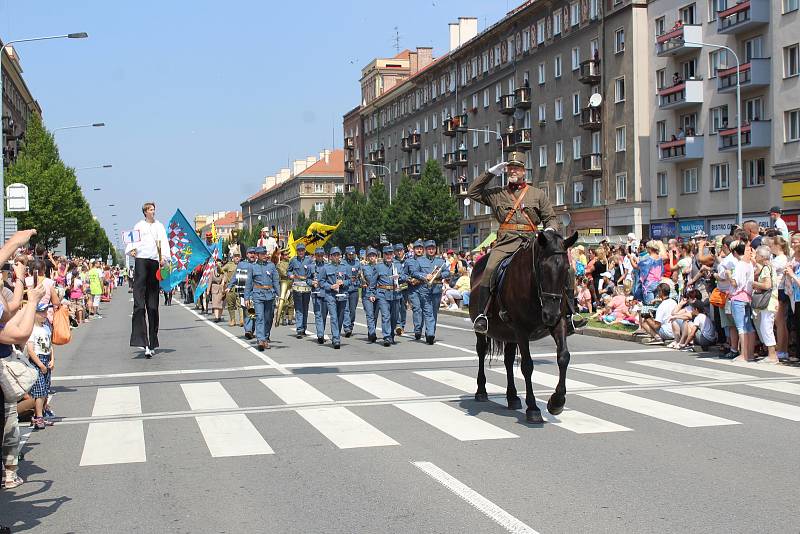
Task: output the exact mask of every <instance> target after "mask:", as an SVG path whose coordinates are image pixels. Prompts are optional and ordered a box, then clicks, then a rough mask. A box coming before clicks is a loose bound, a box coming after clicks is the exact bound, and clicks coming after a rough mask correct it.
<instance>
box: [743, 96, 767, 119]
mask: <svg viewBox="0 0 800 534" xmlns="http://www.w3.org/2000/svg"><path fill="white" fill-rule="evenodd" d="M763 104H764V101H763V100H762V99H761V97H758V98H751V99H749V100H745V101H744V120H745V121H747V122H751V121H757V120H762V119H763V118H764V112H763V111H764V105H763Z"/></svg>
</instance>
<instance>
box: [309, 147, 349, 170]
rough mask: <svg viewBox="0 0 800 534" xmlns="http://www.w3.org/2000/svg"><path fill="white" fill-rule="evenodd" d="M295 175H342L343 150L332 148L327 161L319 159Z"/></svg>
mask: <svg viewBox="0 0 800 534" xmlns="http://www.w3.org/2000/svg"><path fill="white" fill-rule="evenodd" d="M297 176H344V150H342V149H337V150H332V151H331V154H330V156H328V161H325V160H324V159H321V160H319V161H318V162H316V163H315V164H313V165H312V166H311V167H309V168H307V169H306V170H304V171H303V172H301V173H300V174H298V175H297Z"/></svg>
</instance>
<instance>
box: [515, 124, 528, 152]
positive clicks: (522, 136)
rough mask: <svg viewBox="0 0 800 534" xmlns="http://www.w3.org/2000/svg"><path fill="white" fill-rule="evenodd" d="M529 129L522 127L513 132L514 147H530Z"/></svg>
mask: <svg viewBox="0 0 800 534" xmlns="http://www.w3.org/2000/svg"><path fill="white" fill-rule="evenodd" d="M531 140H532V137H531V129H530V128H522V129H520V130H517V131H516V132H514V147H515V148H516V149H517V150H530V149H531Z"/></svg>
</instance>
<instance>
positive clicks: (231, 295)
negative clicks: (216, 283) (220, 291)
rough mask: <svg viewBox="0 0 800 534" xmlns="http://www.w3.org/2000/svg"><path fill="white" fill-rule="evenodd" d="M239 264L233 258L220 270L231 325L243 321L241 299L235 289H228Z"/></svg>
mask: <svg viewBox="0 0 800 534" xmlns="http://www.w3.org/2000/svg"><path fill="white" fill-rule="evenodd" d="M237 256H238V254H237ZM240 261H241V260H240ZM237 265H238V263H237V262H234V260H233V259H231V260H229V261H228V263H226V264H225V265H223V266H222V269H220V272H221V273H222V284H223V286H224V287H225V307H226V308H228V319H229V321H228V324H229V325H230V326H236V325H237V324H241V323H242V319H241V316H242V314H241V308H240V307H239V299H238V298H237V296H236V292H235V291H231V290H229V289H228V286H229V285H230V283H231V280H233V279H234V277H235V275H236V269H237Z"/></svg>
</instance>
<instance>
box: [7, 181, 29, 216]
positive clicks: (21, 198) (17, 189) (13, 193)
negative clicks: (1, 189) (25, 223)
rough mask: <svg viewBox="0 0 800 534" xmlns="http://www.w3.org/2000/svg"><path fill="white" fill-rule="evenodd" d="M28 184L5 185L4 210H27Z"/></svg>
mask: <svg viewBox="0 0 800 534" xmlns="http://www.w3.org/2000/svg"><path fill="white" fill-rule="evenodd" d="M28 209H29V207H28V186H27V185H25V184H10V185H9V186H8V187H6V211H28Z"/></svg>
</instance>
